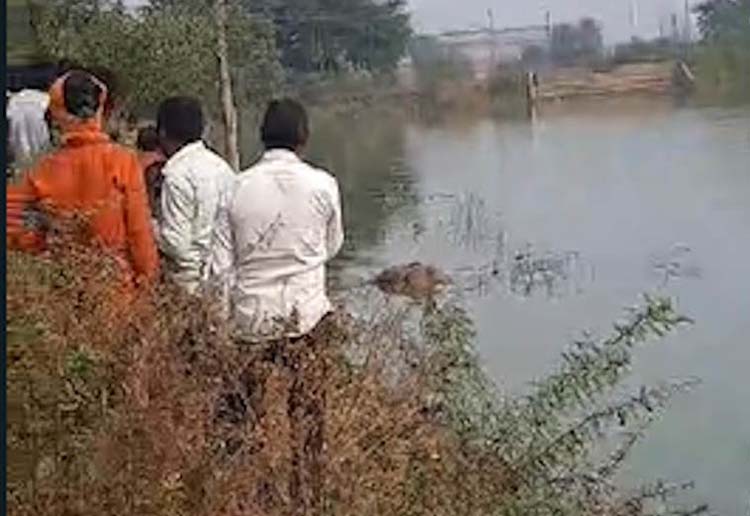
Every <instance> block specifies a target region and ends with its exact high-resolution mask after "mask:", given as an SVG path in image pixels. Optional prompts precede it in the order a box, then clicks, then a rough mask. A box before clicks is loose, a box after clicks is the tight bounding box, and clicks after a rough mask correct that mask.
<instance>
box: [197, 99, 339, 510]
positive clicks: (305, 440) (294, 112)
mask: <svg viewBox="0 0 750 516" xmlns="http://www.w3.org/2000/svg"><path fill="white" fill-rule="evenodd" d="M308 136H309V126H308V119H307V114H306V113H305V109H304V108H303V107H302V106H301V105H300V104H298V103H297V102H295V101H293V100H289V99H284V100H280V101H274V102H271V104H270V105H269V107H268V110H267V111H266V115H265V117H264V120H263V126H262V128H261V137H262V140H263V144H264V146H265V153H264V154H263V156H262V157H261V159H260V161H259V162H258V163H256V164H255V166H253V167H252V168H250V169H249V170H247V171H246V172H243V173H242V174H240V176H239V179H238V181H237V183H236V185H235V190H234V194H233V195H232V196H231V198H230V199H229V202H228V204H226V205H225V206H222V208H221V210H220V214H219V222H218V224H217V234H216V238H215V247H214V253H213V262H212V267H211V268H212V274H213V275H214V277H215V279H216V280H217V281H218V283H219V285H221V286H223V287H224V290H223V292H224V295H225V296H226V298H227V300H228V301H229V303H228V304H229V306H230V308H231V315H232V319H233V320H234V322H235V323H236V325H237V329H238V330H239V340H240V341H245V342H249V343H255V344H256V345H255V346H249V348H250V349H253V350H255V352H256V353H258V354H259V356H260V357H261V358H259V360H256V361H251V366H250V369H249V370H248V371H245V372H244V373H243V378H244V380H243V382H245V383H246V388H247V389H249V390H253V389H257V388H258V386H261V387H260V388H261V389H263V387H262V386H263V385H264V384H265V381H266V379H267V375H268V367H269V364H270V367H276V366H278V365H279V364H282V367H284V368H285V369H286V371H287V373H289V374H290V375H291V378H292V382H291V385H290V388H289V397H288V400H287V404H288V405H287V413H288V416H289V420H290V430H291V432H292V443H293V445H292V464H293V469H292V472H291V476H290V485H289V494H290V496H291V499H292V500H291V502H292V506H293V512H294V514H318V513H320V512H322V510H323V507H322V492H323V490H322V486H323V484H322V478H323V473H322V472H323V470H322V464H323V461H322V453H323V432H324V426H325V416H324V412H325V398H326V393H325V378H326V376H327V365H326V364H327V358H326V356H325V353H326V351H327V350H326V347H328V346H332V345H333V338H334V337H333V336H332V333H333V332H331V331H329V330H330V329H332V328H333V326H332V325H331V324H328V322H329V321H328V318H327V315H328V314H329V313H330V312H331V309H332V307H331V303H330V301H329V300H328V297H327V295H326V264H327V262H328V261H329V260H331V259H332V258H333V257H334V256H335V255H336V254H337V253H338V251H339V250H340V249H341V246H342V244H343V241H344V231H343V226H342V217H341V200H340V198H339V187H338V183H337V182H336V179H334V178H333V176H331V175H330V174H328V173H327V172H325V171H323V170H320V169H317V168H315V167H312V166H310V165H308V164H307V163H305V162H304V161H302V159H301V158H300V157H299V155H300V153H301V151H302V150H303V149H304V147H305V144H306V143H307V139H308ZM263 362H266V363H265V364H264V363H263ZM253 397H258V396H255V393H251V399H252V398H253ZM260 397H261V398H262V395H261V396H260ZM231 398H232V396H231V395H230V396H228V397H227V399H226V403H227V406H231V403H230V402H229V400H230V399H231ZM258 409H259V407H253V410H254V411H258ZM261 410H262V409H261ZM239 412H240V414H241V415H242V417H247V414H246V411H245V410H240V411H239Z"/></svg>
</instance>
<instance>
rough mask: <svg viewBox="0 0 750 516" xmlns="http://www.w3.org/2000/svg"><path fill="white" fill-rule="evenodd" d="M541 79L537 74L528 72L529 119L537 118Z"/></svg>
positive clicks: (527, 103) (527, 108)
mask: <svg viewBox="0 0 750 516" xmlns="http://www.w3.org/2000/svg"><path fill="white" fill-rule="evenodd" d="M538 90H539V79H538V78H537V75H536V72H526V110H527V113H528V115H529V118H530V119H532V120H534V119H535V118H536V103H537V98H538V94H539V92H538Z"/></svg>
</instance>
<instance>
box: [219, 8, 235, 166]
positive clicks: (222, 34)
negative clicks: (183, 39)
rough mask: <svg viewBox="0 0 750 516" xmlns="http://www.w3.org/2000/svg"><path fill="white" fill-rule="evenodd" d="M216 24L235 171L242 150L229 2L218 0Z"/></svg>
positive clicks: (228, 141)
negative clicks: (232, 69) (231, 58)
mask: <svg viewBox="0 0 750 516" xmlns="http://www.w3.org/2000/svg"><path fill="white" fill-rule="evenodd" d="M216 23H217V37H218V48H217V57H218V59H219V84H220V88H221V106H222V114H223V120H224V151H225V154H226V158H227V160H228V161H229V164H230V165H231V166H232V168H233V169H234V170H239V168H240V150H239V143H238V135H237V108H236V106H235V104H234V94H233V92H232V76H231V73H230V71H229V45H228V43H227V0H216Z"/></svg>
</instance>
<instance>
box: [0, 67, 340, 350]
mask: <svg viewBox="0 0 750 516" xmlns="http://www.w3.org/2000/svg"><path fill="white" fill-rule="evenodd" d="M107 105H108V88H107V85H106V84H105V81H104V80H101V79H100V78H98V77H97V76H96V75H95V74H93V73H91V72H87V71H83V70H71V71H68V72H66V73H65V74H64V75H62V76H61V77H59V78H58V79H56V81H55V82H54V84H53V85H52V86H51V88H50V90H49V94H48V107H47V110H46V113H47V119H48V122H49V123H50V126H51V127H52V128H54V130H55V131H57V132H59V135H60V144H59V146H58V147H57V148H56V149H54V150H52V151H50V152H49V153H48V154H46V155H44V156H43V157H41V158H40V159H39V160H38V161H37V163H36V164H35V165H34V166H33V167H32V168H31V169H30V170H29V171H28V173H26V174H25V175H24V178H23V180H22V181H21V182H20V183H17V184H13V185H9V187H8V195H7V228H8V233H7V244H8V247H9V248H11V249H13V248H15V249H22V250H27V251H40V250H43V249H44V247H45V231H46V228H48V226H49V219H50V218H54V217H57V216H58V215H66V214H72V213H82V214H85V215H86V217H87V219H86V220H87V221H88V222H87V224H88V226H89V228H90V230H91V233H92V235H93V236H94V239H95V240H96V241H97V243H98V244H99V245H101V246H102V247H103V248H104V249H107V250H108V251H110V252H111V253H112V254H113V255H115V256H116V257H118V259H119V261H120V262H121V263H122V266H123V272H124V276H125V277H126V278H127V282H128V283H130V284H132V285H136V284H141V283H143V282H146V283H148V282H153V281H154V280H155V279H156V278H157V276H158V275H159V274H160V272H163V273H164V274H165V275H167V276H168V277H169V278H171V280H172V281H174V282H175V283H177V284H178V285H179V286H180V287H182V288H183V289H184V290H185V291H186V292H187V293H188V294H191V295H201V294H203V293H204V292H206V291H207V289H210V290H211V291H212V292H215V293H218V295H220V297H221V300H222V301H223V303H224V306H225V307H226V309H227V310H228V313H227V315H228V316H230V317H231V320H232V321H233V322H234V324H235V327H236V328H237V330H238V333H239V335H241V338H242V339H246V340H247V341H266V340H271V339H279V338H298V337H302V336H304V335H306V334H308V333H310V332H311V331H312V330H313V329H314V328H315V327H316V326H317V325H318V324H319V323H320V322H321V321H322V320H323V319H324V318H325V316H326V315H327V314H328V313H329V312H330V311H331V309H332V307H331V303H330V301H329V300H328V297H327V294H326V289H325V277H326V274H325V268H326V263H327V262H328V261H329V260H331V259H332V258H333V257H334V256H335V255H336V254H337V253H338V251H339V250H340V248H341V246H342V244H343V239H344V232H343V224H342V214H341V201H340V195H339V188H338V184H337V181H336V180H335V179H334V177H333V176H331V175H330V174H329V173H327V172H326V171H323V170H320V169H317V168H315V167H313V166H311V165H309V164H308V163H306V162H305V161H304V160H303V159H302V158H301V154H302V152H303V150H304V148H305V146H306V144H307V141H308V138H309V135H310V129H309V121H308V117H307V114H306V112H305V109H304V108H303V106H302V105H300V104H299V103H298V102H296V101H294V100H291V99H282V100H275V101H272V102H271V103H270V104H269V106H268V108H267V111H266V113H265V116H264V119H263V123H262V126H261V130H260V133H261V139H262V143H263V145H264V148H265V152H264V153H263V155H262V157H261V158H260V159H259V161H258V162H257V163H256V164H255V165H254V166H252V167H251V168H250V169H248V170H246V171H244V172H241V173H239V174H238V173H236V172H235V171H234V170H232V168H231V167H230V166H229V164H228V163H227V162H226V161H225V160H224V159H223V158H222V157H220V156H219V155H218V154H216V153H215V152H213V151H212V150H211V149H210V148H209V147H208V146H207V145H206V144H205V143H204V141H203V134H204V115H203V110H202V107H201V104H200V102H199V101H198V100H197V99H194V98H189V97H173V98H169V99H167V100H165V101H164V102H162V104H161V105H160V106H159V108H158V113H157V116H156V124H155V126H154V127H151V128H147V129H144V130H142V131H141V133H140V134H139V138H138V153H136V152H134V151H132V150H130V149H128V148H126V147H124V146H121V145H118V144H117V143H114V142H113V141H112V140H111V139H110V137H109V136H108V135H107V133H106V131H105V124H106V119H107V116H108V113H107V108H106V107H107Z"/></svg>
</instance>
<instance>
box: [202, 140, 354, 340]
mask: <svg viewBox="0 0 750 516" xmlns="http://www.w3.org/2000/svg"><path fill="white" fill-rule="evenodd" d="M343 242H344V232H343V225H342V217H341V200H340V196H339V187H338V183H337V182H336V179H334V177H333V176H331V175H330V174H329V173H327V172H325V171H323V170H319V169H316V168H314V167H312V166H310V165H308V164H307V163H305V162H304V161H302V160H301V159H300V158H299V157H297V155H296V154H295V153H293V152H291V151H287V150H281V149H277V150H271V151H268V152H266V153H265V154H264V155H263V157H262V158H261V160H260V161H259V162H258V163H257V164H256V165H255V166H253V167H252V168H250V169H249V170H247V171H245V172H243V173H242V174H240V176H239V180H238V181H237V183H236V185H235V192H234V195H233V196H232V198H231V200H230V202H229V204H228V205H227V206H226V207H225V208H224V209H222V210H221V213H220V216H219V223H218V225H217V236H216V238H215V245H216V247H215V249H214V254H213V262H212V267H211V269H212V275H213V277H214V279H215V280H216V281H217V282H218V284H219V285H221V286H222V287H223V293H224V296H225V300H226V301H227V304H228V307H229V308H230V310H231V316H232V318H233V319H234V322H235V323H236V324H237V328H238V330H239V332H240V334H241V335H242V336H243V337H245V338H247V339H249V340H266V339H272V338H279V337H282V336H290V337H294V336H300V335H305V334H307V333H308V332H310V331H311V330H312V329H313V328H314V327H315V326H316V325H317V324H318V322H319V321H320V320H321V319H322V318H323V317H324V316H325V315H326V314H327V313H328V312H329V311H330V310H331V308H332V307H331V303H330V301H329V300H328V297H327V295H326V285H325V283H326V269H325V266H326V263H327V262H328V261H329V260H330V259H332V258H333V257H334V256H335V255H336V254H337V253H338V252H339V250H340V249H341V246H342V244H343ZM282 321H283V326H281V325H280V323H281V322H282Z"/></svg>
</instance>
